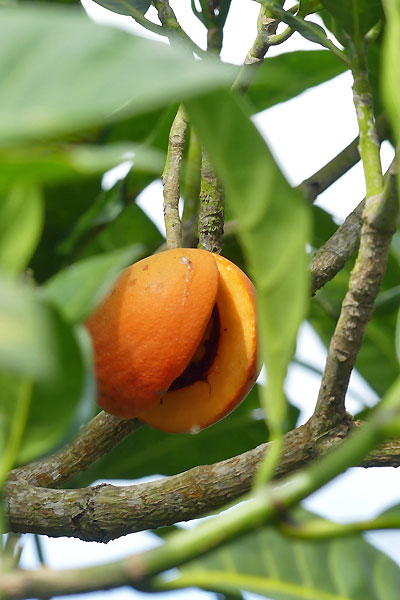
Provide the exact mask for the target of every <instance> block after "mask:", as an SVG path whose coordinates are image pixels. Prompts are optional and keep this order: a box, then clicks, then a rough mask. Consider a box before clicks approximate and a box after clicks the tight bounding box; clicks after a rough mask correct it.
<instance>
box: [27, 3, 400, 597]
mask: <svg viewBox="0 0 400 600" xmlns="http://www.w3.org/2000/svg"><path fill="white" fill-rule="evenodd" d="M83 4H84V6H85V8H86V10H87V11H88V12H89V14H90V15H91V16H92V17H93V18H94V19H95V20H97V21H99V22H104V23H112V24H114V25H116V26H119V27H122V28H124V29H127V30H130V31H133V32H138V33H142V34H144V35H146V36H149V37H156V38H157V39H159V38H158V36H153V35H152V34H149V33H148V32H143V30H141V29H140V28H139V27H138V26H136V24H135V23H133V21H132V19H130V18H128V17H122V16H118V15H114V14H112V13H110V12H109V11H106V10H105V9H103V8H101V7H99V6H98V5H95V4H94V3H93V2H91V0H84V1H83ZM171 5H172V7H173V8H174V10H175V12H176V14H177V17H178V20H179V21H180V23H181V25H182V26H183V27H184V29H186V31H187V32H190V34H191V36H192V37H193V38H194V39H195V41H196V42H197V43H198V44H199V45H202V46H203V47H204V44H205V31H204V28H203V27H202V25H201V24H200V23H199V21H198V20H197V19H196V18H195V17H193V15H192V14H191V11H190V9H189V6H190V2H189V0H186V1H182V0H171ZM258 10H259V5H258V4H257V3H255V2H252V1H251V0H233V1H232V8H231V11H230V15H229V18H228V22H227V25H226V34H225V41H224V46H223V51H222V58H223V60H225V61H229V62H235V63H238V64H239V63H241V62H242V60H243V58H244V57H245V55H246V53H247V51H248V49H249V48H250V46H251V44H252V42H253V39H254V36H255V32H256V25H255V24H256V19H257V14H258ZM152 14H153V16H154V10H153V9H151V10H150V12H149V13H148V15H147V16H151V15H152ZM315 48H316V46H315V45H314V44H312V43H311V42H307V41H306V40H304V39H303V38H301V37H300V36H299V35H297V34H294V35H293V36H292V38H291V39H290V40H289V42H287V43H285V44H284V45H283V46H278V47H277V48H274V49H273V50H272V51H271V53H270V55H274V54H277V53H279V52H281V51H282V50H284V51H288V50H300V49H301V50H304V49H315ZM299 115H301V118H300V117H299ZM327 115H329V118H327ZM254 121H255V123H256V125H257V127H258V128H259V130H260V132H261V133H262V135H263V136H264V138H265V139H266V141H267V143H268V144H269V146H270V148H271V151H272V152H273V154H274V156H275V158H276V160H277V162H278V163H279V165H280V167H281V168H282V170H283V171H284V173H285V175H286V176H287V178H288V179H289V181H290V182H291V183H292V184H293V185H296V184H298V183H300V182H301V181H302V180H303V179H305V178H306V177H308V176H310V175H311V174H312V173H314V172H315V171H316V170H318V169H319V168H320V167H322V166H323V165H324V164H325V163H326V162H327V161H328V160H329V159H330V158H332V157H333V156H334V155H335V154H337V153H338V152H339V151H340V150H342V149H343V147H344V146H345V145H346V144H348V143H349V142H350V141H351V140H352V139H353V138H354V137H355V136H356V135H357V126H356V119H355V114H354V110H353V105H352V96H351V77H350V75H349V74H344V75H341V76H339V77H337V78H335V79H334V80H332V81H330V82H328V83H326V84H323V85H321V86H319V87H318V88H313V89H311V90H309V91H307V92H305V93H303V94H301V95H300V96H299V97H297V98H295V99H294V100H291V101H289V102H286V103H283V104H279V105H277V106H275V107H273V108H271V109H269V110H267V111H265V112H263V113H261V114H259V115H257V116H256V117H255V119H254ZM282 123H285V126H283V125H282ZM392 155H393V151H392V149H391V147H390V146H389V144H384V146H383V149H382V160H383V163H384V168H386V167H387V166H388V164H389V162H390V160H391V158H392ZM364 190H365V188H364V182H363V176H362V169H361V166H360V165H358V166H356V167H354V168H353V169H352V170H351V171H350V172H349V173H347V174H346V175H345V176H344V177H342V178H341V179H340V180H339V181H338V182H337V183H336V184H334V185H333V186H331V187H330V188H329V189H328V190H327V191H326V192H325V193H324V194H322V195H321V196H320V198H319V200H318V204H320V205H321V206H323V207H324V208H325V209H326V210H329V211H330V212H331V213H332V214H333V215H334V216H335V217H336V219H337V221H342V220H343V219H344V218H345V216H346V215H347V214H348V213H349V212H350V211H351V210H352V209H353V208H354V207H355V206H356V205H357V204H358V203H359V202H360V200H361V199H362V198H363V196H364ZM141 205H142V207H143V208H145V209H146V211H148V212H149V213H150V214H151V215H152V218H153V219H154V220H155V222H156V223H157V225H158V226H159V227H160V229H161V230H162V229H163V223H162V192H161V186H160V184H159V183H157V182H156V183H153V184H152V185H151V186H149V188H147V190H145V191H144V192H143V194H142V197H141ZM297 355H298V357H299V358H301V359H302V360H304V361H308V362H312V364H314V365H315V366H317V367H321V368H323V366H324V361H325V351H324V348H323V346H322V344H321V343H320V341H319V340H318V338H317V336H316V335H315V334H314V333H313V332H312V330H311V328H310V327H309V326H307V325H304V326H303V327H302V328H301V331H300V335H299V340H298V352H297ZM311 357H312V358H311ZM318 387H319V378H318V377H317V376H316V375H315V374H313V373H310V372H307V371H305V370H304V369H301V368H299V367H297V366H293V367H291V368H290V372H289V375H288V379H287V384H286V390H287V393H288V395H289V397H290V399H291V400H292V401H293V403H295V404H296V405H297V406H299V408H300V409H301V421H302V422H303V421H304V420H306V419H307V418H308V417H309V416H310V414H311V413H312V410H313V406H314V403H315V399H316V397H317V393H318ZM348 396H349V403H348V408H349V410H350V411H357V410H359V409H360V408H361V407H362V402H360V397H361V398H362V399H363V401H364V402H365V403H366V404H368V405H371V404H373V403H374V402H375V401H376V397H375V395H374V393H373V392H372V390H371V389H370V388H369V387H368V385H367V384H366V383H365V382H364V381H363V380H362V378H361V377H360V376H358V375H357V374H355V375H354V376H353V377H352V381H351V385H350V388H349V394H348ZM125 483H126V482H125ZM399 502H400V469H399V470H395V469H391V468H385V469H351V470H350V471H349V472H347V473H346V474H344V475H342V476H341V477H339V478H337V479H336V480H335V481H333V482H331V483H330V484H329V485H327V486H325V487H324V488H323V489H322V490H320V491H319V492H317V493H315V494H313V496H312V497H311V498H309V499H308V500H307V501H306V502H305V505H306V507H307V508H309V509H310V510H313V511H315V512H316V513H319V514H321V515H323V516H326V517H328V518H331V519H333V520H338V521H349V520H354V519H358V518H363V519H364V518H371V517H373V516H374V515H376V514H378V513H379V512H380V511H381V510H383V509H385V508H387V507H388V506H390V505H392V504H395V503H399ZM368 539H369V540H370V541H372V542H374V543H375V544H376V545H377V546H378V547H380V548H381V549H384V550H385V551H386V552H387V553H388V554H389V555H390V556H392V558H394V559H395V560H396V561H397V562H398V563H399V564H400V533H397V532H380V533H370V534H368ZM155 543H157V540H156V538H155V537H154V536H152V535H151V534H146V533H140V534H132V535H129V536H125V537H124V538H121V539H119V540H116V541H114V542H110V543H109V544H107V545H102V544H97V543H94V542H90V543H85V542H80V541H77V540H74V539H67V538H60V539H47V541H46V543H45V553H46V559H47V561H48V566H50V567H60V568H61V567H75V566H84V565H89V564H96V563H98V562H100V561H109V560H113V559H116V558H122V557H123V556H126V555H128V554H130V553H132V552H138V551H140V550H142V549H145V548H147V547H150V546H151V545H153V544H155ZM36 564H37V562H36V557H35V552H34V549H33V544H32V540H30V541H29V542H28V544H27V548H26V549H25V550H24V553H23V565H24V566H26V567H34V566H36ZM164 596H165V597H166V598H169V599H172V600H175V599H176V598H180V597H181V598H185V599H187V600H196V598H199V599H200V598H207V597H208V598H215V595H213V594H212V595H211V594H207V593H204V592H198V591H196V590H184V591H182V592H176V593H170V594H168V596H166V595H164V594H162V595H159V596H158V597H164ZM86 597H87V596H79V598H82V599H83V598H86ZM145 597H146V598H147V597H148V596H147V595H144V594H141V593H139V592H134V591H132V590H130V589H128V588H122V589H119V590H114V591H111V592H107V594H106V595H105V593H104V592H102V593H100V594H91V595H90V599H91V600H95V599H96V600H100V598H107V599H109V600H129V599H132V598H145ZM246 597H247V598H248V599H250V598H255V596H254V595H250V594H247V595H246ZM74 598H78V596H75V597H74Z"/></svg>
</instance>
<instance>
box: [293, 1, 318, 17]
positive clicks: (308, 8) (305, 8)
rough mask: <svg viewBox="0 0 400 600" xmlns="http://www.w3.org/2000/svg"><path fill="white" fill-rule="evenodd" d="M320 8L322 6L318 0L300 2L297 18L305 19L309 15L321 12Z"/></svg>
mask: <svg viewBox="0 0 400 600" xmlns="http://www.w3.org/2000/svg"><path fill="white" fill-rule="evenodd" d="M321 8H322V4H321V2H320V0H300V2H299V10H298V13H297V15H298V16H299V17H306V16H307V15H311V14H312V13H315V12H317V11H318V10H321Z"/></svg>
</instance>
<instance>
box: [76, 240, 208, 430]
mask: <svg viewBox="0 0 400 600" xmlns="http://www.w3.org/2000/svg"><path fill="white" fill-rule="evenodd" d="M218 281H219V272H218V268H217V265H216V262H215V259H214V257H213V256H212V255H211V254H210V253H209V252H206V251H204V250H197V249H182V248H181V249H176V250H167V251H165V252H162V253H160V254H156V255H153V256H150V257H149V258H146V259H144V260H141V261H139V262H137V263H135V264H134V265H132V266H131V267H129V268H128V269H126V270H125V271H124V272H123V273H122V275H121V277H120V278H119V280H118V281H117V283H116V285H115V287H114V289H113V290H112V292H111V294H110V295H109V296H108V297H107V298H106V299H105V301H104V302H103V303H102V304H101V305H100V307H99V308H98V309H97V310H96V312H95V313H94V314H93V315H92V316H91V317H90V318H89V319H88V321H87V322H86V326H87V328H88V329H89V332H90V334H91V336H92V340H93V346H94V353H95V358H96V376H97V381H98V396H99V398H98V403H99V405H100V406H101V408H103V409H104V410H106V411H107V412H109V413H111V414H114V415H116V416H118V417H121V418H132V417H134V416H137V414H138V413H139V412H142V411H144V410H145V409H148V408H149V407H151V406H153V405H155V404H157V403H158V402H159V401H160V398H162V397H163V396H164V395H165V393H166V391H167V390H168V388H169V387H170V385H171V384H172V382H173V381H174V380H175V379H176V378H177V377H178V376H179V375H180V374H181V373H182V372H183V371H184V370H185V368H186V366H187V365H188V363H189V362H190V359H191V357H192V356H193V354H194V352H195V350H196V348H197V347H198V345H199V343H200V341H201V339H202V337H203V335H204V331H205V329H206V326H207V323H208V322H209V320H210V316H211V313H212V310H213V307H214V305H215V299H216V296H217V289H218Z"/></svg>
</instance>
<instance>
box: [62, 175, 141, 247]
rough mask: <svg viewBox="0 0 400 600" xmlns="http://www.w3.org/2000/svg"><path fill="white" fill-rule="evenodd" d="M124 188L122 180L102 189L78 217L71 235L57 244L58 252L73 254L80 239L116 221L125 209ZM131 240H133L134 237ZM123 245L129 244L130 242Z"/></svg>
mask: <svg viewBox="0 0 400 600" xmlns="http://www.w3.org/2000/svg"><path fill="white" fill-rule="evenodd" d="M122 188H123V186H122V184H121V182H117V183H116V184H115V185H114V186H113V187H112V188H111V189H109V190H101V191H100V194H99V195H98V196H97V198H95V199H94V200H93V202H92V204H91V205H89V207H88V209H87V210H86V211H85V212H84V213H83V214H81V215H80V216H79V217H78V219H77V221H76V223H75V226H74V228H73V229H72V230H71V231H70V233H69V235H67V236H66V237H65V239H63V240H62V241H61V242H60V243H59V244H58V245H57V250H58V252H60V253H61V254H65V255H68V254H71V253H72V252H73V250H74V249H75V248H76V246H77V245H78V243H79V241H81V240H82V238H84V237H85V235H87V234H88V233H89V232H90V231H93V229H98V228H99V227H104V226H105V225H107V224H108V223H110V222H112V221H114V220H115V219H116V218H117V217H118V215H119V214H120V213H121V212H122V211H123V209H124V198H123V193H122ZM130 241H131V242H132V241H133V238H131V240H130ZM121 245H122V246H128V245H129V244H128V243H126V244H121ZM109 249H110V250H112V249H113V248H109Z"/></svg>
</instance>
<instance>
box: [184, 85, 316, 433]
mask: <svg viewBox="0 0 400 600" xmlns="http://www.w3.org/2000/svg"><path fill="white" fill-rule="evenodd" d="M187 107H188V110H189V114H190V117H191V119H192V120H193V123H194V125H195V127H196V131H197V132H198V134H199V137H200V140H201V142H202V143H203V144H204V146H205V147H206V149H207V151H208V152H209V154H210V156H211V158H212V160H213V162H214V164H215V167H216V170H217V173H218V175H219V177H220V178H221V181H222V183H223V185H224V188H225V192H226V199H227V204H228V205H229V206H230V208H231V210H232V212H233V213H234V215H235V217H236V218H237V219H238V231H239V237H240V240H241V243H242V246H243V250H244V253H245V255H246V257H247V264H248V266H249V270H250V274H251V275H252V277H253V279H254V283H255V285H256V289H257V293H258V295H257V304H258V312H259V331H260V339H261V357H262V360H263V361H264V362H265V365H266V368H267V378H268V392H267V397H268V417H269V419H270V425H271V428H272V429H274V428H279V427H280V424H281V423H282V421H283V419H284V415H285V402H284V398H283V380H284V378H285V375H286V369H287V365H288V363H289V361H290V359H291V356H292V354H293V351H294V345H295V340H296V334H297V328H298V326H299V324H300V322H301V320H302V319H303V317H304V314H305V310H306V305H307V302H308V286H309V283H308V274H307V266H306V265H307V260H306V253H305V246H306V242H307V241H308V238H309V230H310V214H309V207H308V205H307V204H306V203H305V201H304V199H303V197H302V195H301V194H300V193H299V192H298V191H297V190H294V189H293V188H291V187H290V186H289V184H288V182H287V181H286V179H285V178H284V176H283V175H282V173H281V171H280V170H279V168H278V166H277V164H276V162H275V161H274V159H273V158H272V155H271V153H270V151H269V149H268V147H267V145H266V143H265V142H264V140H263V139H262V137H261V135H260V134H259V133H258V131H257V129H256V128H255V126H254V125H253V123H252V121H251V119H250V118H249V117H248V115H247V114H246V112H245V110H244V107H243V106H242V105H241V103H239V101H237V100H235V99H234V98H233V97H232V96H229V95H228V94H226V95H225V94H222V93H220V94H213V95H208V96H206V97H203V98H201V99H199V100H193V101H190V102H188V103H187ZM238 140H240V143H238Z"/></svg>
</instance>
